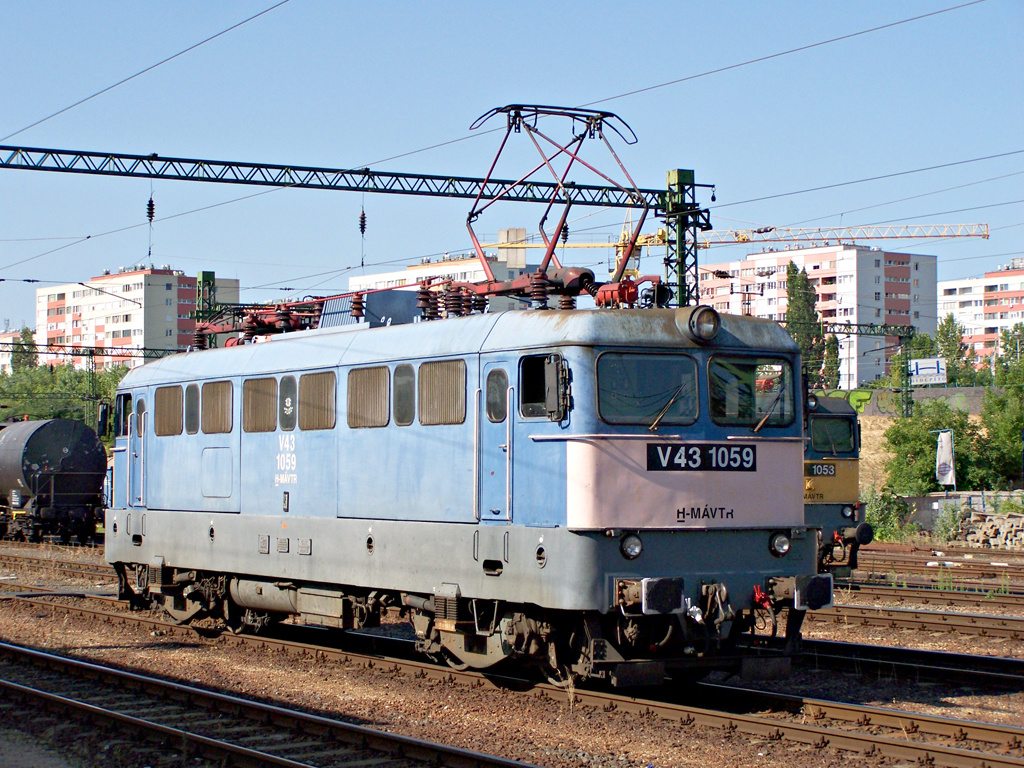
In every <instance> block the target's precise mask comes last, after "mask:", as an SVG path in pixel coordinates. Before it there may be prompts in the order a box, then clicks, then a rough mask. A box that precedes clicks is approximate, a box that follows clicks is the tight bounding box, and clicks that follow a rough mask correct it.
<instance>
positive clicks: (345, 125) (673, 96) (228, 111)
mask: <svg viewBox="0 0 1024 768" xmlns="http://www.w3.org/2000/svg"><path fill="white" fill-rule="evenodd" d="M274 1H275V0H262V1H261V2H253V1H248V0H247V1H244V2H243V1H241V0H237V1H225V2H218V3H207V2H202V3H201V2H174V3H138V2H120V1H117V0H106V1H105V2H97V1H92V2H89V1H84V0H83V1H82V2H74V3H72V2H56V1H48V0H35V1H34V2H31V3H25V2H18V1H14V0H0V11H2V17H3V19H4V32H3V38H4V39H3V41H2V45H0V72H2V73H3V81H4V96H3V109H2V110H0V137H7V138H4V139H2V140H0V143H2V144H10V145H19V146H30V147H49V148H58V149H78V150H93V151H110V152H127V153H139V154H149V153H151V152H156V153H159V154H161V155H166V156H181V157H192V158H208V159H214V160H239V161H248V162H268V163H283V164H296V165H300V164H301V165H320V166H330V167H341V168H346V167H364V166H371V167H373V168H375V169H379V170H388V171H410V172H420V173H431V174H453V175H462V176H481V175H483V174H484V173H485V171H486V170H487V166H488V164H489V163H490V161H491V159H492V156H493V154H494V152H495V151H496V149H497V145H498V140H499V138H500V136H499V135H498V134H493V133H492V134H484V135H475V134H476V133H479V132H474V134H473V135H471V133H470V132H469V131H468V127H469V125H470V123H471V122H472V121H473V120H474V119H475V118H477V117H478V116H480V115H481V114H483V113H484V112H486V111H488V110H489V109H491V108H492V107H497V106H501V105H505V104H509V103H537V104H554V105H563V106H577V105H592V106H593V107H594V108H599V109H605V110H609V111H613V112H616V113H617V114H619V115H620V116H621V117H622V118H623V119H624V120H625V121H626V122H627V123H629V124H630V125H631V126H632V128H633V129H634V130H635V132H636V134H637V136H638V137H639V143H638V144H636V145H634V146H622V145H621V144H616V149H617V151H618V152H619V155H620V157H621V158H622V160H623V162H624V164H625V166H626V168H627V169H628V170H629V171H630V173H631V174H632V176H633V178H634V179H635V180H636V182H637V183H638V184H639V185H640V186H642V187H659V188H660V187H662V186H663V185H664V183H665V172H666V171H667V170H669V169H671V168H692V169H694V170H695V172H696V179H697V181H698V182H699V183H707V184H715V185H716V186H717V202H716V203H714V204H711V203H710V200H709V196H708V195H707V194H706V193H705V195H704V197H703V199H702V201H701V202H702V203H704V204H705V205H707V206H709V207H710V208H711V216H712V222H713V223H714V224H715V226H716V228H721V229H728V228H738V227H746V226H761V225H767V224H772V225H776V226H826V225H840V224H841V225H844V226H854V225H865V224H876V223H881V222H885V223H895V224H930V223H939V224H958V223H988V224H989V225H990V226H991V228H992V235H991V239H989V240H987V241H984V240H952V241H941V242H939V241H923V242H922V241H914V242H910V241H894V242H889V243H884V244H881V245H884V247H886V248H888V249H890V250H906V251H910V252H914V253H930V254H935V255H936V256H937V257H938V259H939V279H940V280H941V279H950V278H956V277H966V276H971V275H981V274H982V273H983V272H984V271H986V270H993V269H996V268H997V266H998V265H999V264H1003V263H1007V262H1009V261H1010V259H1011V258H1014V257H1015V256H1024V242H1022V239H1024V202H1022V201H1024V152H1022V150H1024V98H1022V96H1021V90H1022V85H1024V43H1022V41H1024V34H1022V33H1024V3H1022V2H1020V0H986V1H985V2H982V3H980V4H975V5H971V6H968V7H963V8H960V9H958V10H951V11H949V12H947V13H941V14H938V15H933V16H930V17H928V18H924V19H920V20H917V21H912V22H909V23H906V24H901V25H897V26H892V27H889V28H886V29H881V30H878V31H874V32H870V33H868V34H863V35H859V36H855V37H852V38H848V39H845V40H841V41H838V42H832V43H829V44H826V45H820V46H817V47H813V48H810V49H808V50H803V51H800V52H795V53H791V54H788V55H784V56H778V57H775V58H771V59H769V60H766V61H761V62H759V63H752V64H749V65H747V66H740V67H735V68H732V69H729V70H727V71H724V72H719V73H716V74H708V75H706V76H700V75H702V74H703V73H707V72H711V71H713V70H719V69H722V68H724V67H732V66H733V65H737V64H742V63H743V62H747V61H751V60H754V59H759V58H762V57H768V56H772V55H774V54H780V53H784V52H786V51H790V50H793V49H798V48H803V47H805V46H810V45H813V44H815V43H820V42H822V41H826V40H830V39H833V38H838V37H842V36H845V35H851V34H853V33H857V32H861V31H864V30H868V29H872V28H875V27H879V26H882V25H886V24H892V23H894V22H898V21H901V20H904V19H909V18H911V17H915V16H920V15H924V14H929V13H933V12H935V11H940V10H943V9H946V8H953V7H954V6H955V5H957V3H955V2H940V1H937V0H928V1H922V2H901V3H892V2H857V3H818V2H805V3H797V2H777V3H757V4H755V3H742V2H717V3H692V2H691V3H682V2H645V3H612V2H603V1H601V0H598V1H593V0H591V1H590V2H562V3H551V2H545V3H540V2H534V1H533V0H526V1H524V2H519V3H511V4H510V3H498V2H479V1H477V2H472V3H468V2H447V3H411V2H402V3H398V2H382V3H365V2H364V3H352V2H328V1H327V0H291V1H290V2H287V3H285V4H283V5H282V6H280V7H278V8H276V9H274V10H272V11H270V12H268V13H266V14H264V15H262V16H260V17H259V18H256V19H254V20H252V21H249V22H248V23H246V24H244V25H242V26H240V27H238V28H237V29H234V30H233V31H230V32H228V33H226V34H224V35H222V36H220V37H217V38H216V39H214V40H212V41H210V42H208V43H205V44H204V45H202V46H200V47H198V48H196V49H194V50H192V51H190V52H188V53H184V54H183V55H181V56H179V57H177V58H174V59H173V60H171V61H169V62H168V63H165V64H162V65H161V66H159V67H156V68H155V69H153V70H151V71H149V72H147V73H145V74H142V75H141V76H139V77H137V78H134V79H132V80H130V81H129V82H127V83H125V84H124V85H121V86H119V87H117V88H114V89H112V90H110V91H108V92H106V93H104V94H102V95H100V96H98V97H96V98H94V99H92V100H89V101H87V102H86V103H84V104H82V105H80V106H77V107H75V108H73V109H70V110H68V111H66V112H64V113H62V114H60V115H58V116H56V117H54V118H52V119H49V120H46V121H45V122H42V123H40V124H39V125H36V126H34V127H32V128H29V129H28V130H24V131H22V130H21V129H23V128H25V127H26V126H29V125H31V124H33V123H35V122H36V121H38V120H40V119H42V118H45V117H47V116H48V115H51V114H53V113H55V112H57V111H59V110H62V109H64V108H66V107H68V106H69V105H72V104H74V103H75V102H77V101H79V100H81V99H83V98H85V97H87V96H90V95H92V94H94V93H96V92H98V91H101V90H102V89H104V88H107V87H108V86H111V85H113V84H114V83H117V82H118V81H120V80H122V79H124V78H127V77H129V76H131V75H134V74H135V73H138V72H140V71H141V70H144V69H146V68H147V67H150V66H152V65H154V64H156V63H157V62H160V61H162V60H163V59H166V58H168V57H171V56H174V55H175V54H177V53H179V52H181V51H184V50H185V49H187V48H189V47H190V46H193V45H195V44H197V43H199V42H201V41H203V40H205V39H206V38H208V37H210V36H212V35H216V34H217V33H219V32H222V31H223V30H225V29H227V28H229V27H231V26H233V25H235V24H238V23H239V22H241V21H243V20H245V19H247V18H249V17H251V16H253V15H255V14H257V13H259V12H260V11H263V10H266V9H267V8H270V7H271V6H273V5H274ZM684 78H687V79H685V80H684V81H683V82H678V83H675V84H672V85H665V86H664V87H656V88H652V86H659V85H661V84H664V83H668V82H670V81H676V80H681V79H684ZM638 89H649V90H645V91H643V92H642V93H637V94H635V95H630V96H622V97H620V98H615V97H617V96H620V95H621V94H626V93H629V92H632V91H636V90H638ZM466 137H471V138H468V139H466V140H464V141H458V142H456V143H453V144H447V145H445V146H441V147H438V148H435V149H430V150H428V151H418V150H423V149H425V148H428V147H432V146H434V145H438V144H442V143H444V142H451V141H453V140H457V139H465V138H466ZM518 138H519V139H520V143H519V144H518V145H517V146H516V147H515V149H514V151H513V153H512V155H510V160H509V162H508V163H506V164H505V165H503V166H502V168H501V169H500V171H501V172H500V173H499V175H503V176H513V175H518V174H519V173H520V172H521V171H523V170H525V166H524V165H523V164H522V163H525V162H527V161H531V162H532V160H533V156H531V155H530V154H528V153H527V149H528V148H527V146H526V139H525V137H524V136H520V137H518ZM529 152H533V150H532V149H529ZM1012 152H1020V154H1012V155H1008V156H1005V157H1002V158H999V159H993V160H985V161H979V162H971V163H963V164H960V165H954V166H952V167H947V168H943V169H938V170H932V171H927V172H922V173H914V174H908V175H902V176H896V177H892V178H888V179H885V180H879V181H875V182H867V183H859V184H851V185H846V186H841V187H837V188H834V189H830V190H823V191H817V192H811V193H803V194H786V195H784V196H781V197H774V198H773V199H769V200H761V201H759V202H745V201H750V200H753V199H755V198H764V197H768V196H773V195H782V194H783V193H791V192H799V191H801V190H807V189H811V188H816V187H823V186H828V185H834V184H840V183H843V182H849V181H856V180H859V179H864V178H868V177H875V176H882V175H888V174H894V173H899V172H903V171H912V170H916V169H922V168H928V167H931V166H937V165H946V164H950V163H958V162H960V161H965V160H972V159H975V158H982V157H986V156H990V155H999V154H1005V153H1012ZM408 153H413V154H408ZM397 156H401V157H397ZM584 156H585V157H586V158H587V159H591V160H594V161H596V162H598V163H599V167H601V168H603V169H608V163H607V160H606V153H605V152H604V150H603V149H601V148H600V147H599V146H598V145H597V144H594V145H591V146H589V147H588V148H587V149H586V150H585V155H584ZM396 157H397V159H389V158H396ZM997 177H1002V178H997ZM578 180H579V181H581V182H585V181H592V179H591V178H588V177H583V176H581V177H578ZM954 187H956V188H957V189H953V188H954ZM151 190H152V195H153V198H154V200H155V203H156V214H157V218H156V221H155V223H154V225H153V228H152V257H151V258H150V257H149V256H148V252H149V248H150V228H149V226H148V223H147V221H146V202H147V200H148V199H149V197H150V194H151ZM262 191H264V190H263V189H262V188H256V187H236V186H227V185H212V184H199V183H189V182H173V181H154V182H152V184H151V182H150V181H149V180H141V179H139V180H136V179H106V178H100V177H92V176H72V175H67V174H52V173H39V172H29V171H19V170H0V278H5V279H6V280H7V281H8V282H2V283H0V324H2V323H3V321H4V320H5V319H7V320H9V321H10V324H11V325H12V326H18V325H20V324H21V323H22V322H23V321H24V322H27V323H29V324H34V314H33V301H34V288H35V287H36V286H35V285H31V284H25V283H19V282H10V281H11V280H12V279H24V278H35V279H46V280H57V281H61V282H74V281H79V280H86V279H88V278H89V277H91V276H93V275H97V274H99V273H100V272H101V271H102V270H103V269H104V268H111V269H113V270H115V271H116V269H117V267H118V266H121V265H128V264H134V263H138V262H147V263H148V262H150V261H151V262H153V263H155V264H157V265H160V264H170V265H171V266H173V267H175V268H178V269H183V270H185V271H187V272H188V273H190V274H195V273H196V272H197V271H198V270H200V269H207V270H214V271H216V273H217V274H218V275H219V276H223V277H236V278H238V279H239V280H240V281H241V283H242V286H243V288H244V289H245V290H244V292H243V300H246V301H263V300H271V299H274V298H278V297H281V296H284V295H291V296H302V295H306V294H309V293H314V294H324V293H331V292H340V291H344V290H345V289H346V288H347V278H348V276H350V275H351V274H358V273H359V272H360V271H362V270H360V268H359V264H360V260H361V259H362V260H363V261H365V263H366V264H367V265H368V266H367V268H366V270H365V271H367V272H370V271H383V270H385V269H392V268H394V265H395V264H406V263H415V262H418V261H419V260H420V259H421V258H422V257H424V256H433V255H437V254H440V253H444V252H458V251H464V250H466V249H468V247H469V238H468V236H467V233H466V229H465V217H466V212H467V211H468V208H469V205H468V201H449V200H435V199H429V198H418V197H398V196H385V195H365V196H363V195H361V194H353V193H345V192H329V191H312V190H282V191H274V192H270V193H268V194H262V195H258V196H255V197H250V198H249V199H244V200H239V198H243V197H246V196H250V195H253V194H254V193H258V192H262ZM907 198H914V199H907ZM232 201H237V202H232ZM225 203H226V204H225ZM211 206H215V207H211ZM361 208H365V210H366V214H367V220H368V225H367V232H366V236H365V240H364V239H363V238H361V236H360V234H359V229H358V216H359V211H360V209H361ZM182 214H186V215H182ZM540 214H541V211H540V210H539V209H538V208H536V207H533V206H528V205H523V204H512V203H509V204H506V205H504V206H500V207H496V208H495V209H494V210H493V211H490V212H488V213H487V214H485V215H484V216H483V217H482V218H481V219H480V222H479V224H478V227H477V229H478V232H480V233H481V235H482V236H483V237H484V238H485V239H488V238H492V237H496V234H497V231H498V229H500V228H502V227H508V226H525V227H527V229H528V230H529V231H534V230H535V228H536V224H537V221H538V218H539V216H540ZM570 217H571V222H572V223H571V224H570V227H571V230H572V233H573V239H574V240H582V239H591V240H604V239H606V238H607V237H609V236H614V235H615V234H616V233H617V232H618V231H619V230H620V229H621V227H622V223H623V222H622V215H621V213H620V212H617V211H600V212H598V213H596V214H595V213H594V209H576V210H575V211H574V212H573V213H571V214H570ZM132 227H134V228H132ZM126 228H127V229H126ZM115 231H116V233H114V234H107V233H111V232H115ZM85 236H91V237H90V239H89V240H88V241H86V242H82V243H77V244H75V243H76V241H77V240H79V239H81V238H84V237H85ZM876 244H877V243H876ZM62 246H66V247H62ZM55 249H59V250H55ZM745 252H746V249H745V248H743V247H742V246H732V247H727V248H715V249H712V250H710V251H702V252H701V258H702V260H703V261H704V262H707V263H710V262H719V261H727V260H730V259H735V258H738V257H740V256H741V255H742V254H743V253H745ZM570 253H571V256H570V257H569V259H568V260H569V261H570V262H571V263H574V264H588V265H595V266H599V267H600V266H603V264H604V256H603V253H602V252H597V251H587V250H575V251H571V252H570ZM25 259H30V260H29V261H26V262H25V263H22V264H19V265H17V266H9V265H11V264H14V263H15V262H19V261H22V260H25ZM385 263H386V266H375V267H371V266H369V265H374V264H385ZM644 267H645V270H646V271H653V272H660V271H661V266H660V263H658V260H655V259H651V260H650V261H649V262H648V263H645V264H644ZM284 288H289V289H291V290H284ZM0 327H2V325H0Z"/></svg>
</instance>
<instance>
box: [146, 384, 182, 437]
mask: <svg viewBox="0 0 1024 768" xmlns="http://www.w3.org/2000/svg"><path fill="white" fill-rule="evenodd" d="M181 406H182V403H181V387H157V388H156V394H155V395H154V396H153V431H154V432H155V433H156V434H157V435H159V436H165V435H180V434H181V415H182V407H181Z"/></svg>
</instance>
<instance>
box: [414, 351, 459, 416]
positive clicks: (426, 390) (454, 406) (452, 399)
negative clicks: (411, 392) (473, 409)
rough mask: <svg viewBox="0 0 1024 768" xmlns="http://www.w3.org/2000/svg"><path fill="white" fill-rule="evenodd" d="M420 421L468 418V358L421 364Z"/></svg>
mask: <svg viewBox="0 0 1024 768" xmlns="http://www.w3.org/2000/svg"><path fill="white" fill-rule="evenodd" d="M419 409H420V424H424V425H431V424H462V423H463V422H464V421H465V420H466V361H465V360H438V361H436V362H433V363H423V365H421V366H420V384H419Z"/></svg>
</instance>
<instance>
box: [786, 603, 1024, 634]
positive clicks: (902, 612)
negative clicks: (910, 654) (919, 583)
mask: <svg viewBox="0 0 1024 768" xmlns="http://www.w3.org/2000/svg"><path fill="white" fill-rule="evenodd" d="M805 620H810V621H812V622H815V623H818V622H828V623H832V624H843V625H852V626H862V627H891V628H901V629H917V630H921V631H923V632H959V633H962V634H966V635H980V636H983V637H1008V638H1011V639H1013V640H1020V639H1021V638H1024V617H1021V616H992V615H989V614H981V613H943V612H939V611H918V610H913V609H909V608H885V607H880V606H868V605H834V606H832V607H831V608H825V609H822V610H819V611H808V612H807V614H806V619H805Z"/></svg>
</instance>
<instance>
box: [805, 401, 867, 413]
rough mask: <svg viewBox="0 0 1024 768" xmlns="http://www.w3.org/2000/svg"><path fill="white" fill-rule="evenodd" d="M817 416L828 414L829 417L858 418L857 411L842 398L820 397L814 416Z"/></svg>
mask: <svg viewBox="0 0 1024 768" xmlns="http://www.w3.org/2000/svg"><path fill="white" fill-rule="evenodd" d="M816 414H827V415H829V416H856V415H857V409H856V408H854V407H853V406H852V405H850V404H849V403H848V402H847V401H846V400H844V399H842V398H841V397H819V398H818V404H817V405H815V406H814V412H813V413H812V414H811V415H812V416H814V415H816Z"/></svg>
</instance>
